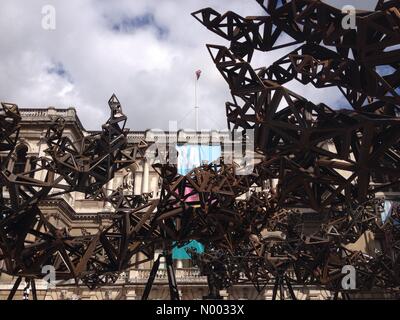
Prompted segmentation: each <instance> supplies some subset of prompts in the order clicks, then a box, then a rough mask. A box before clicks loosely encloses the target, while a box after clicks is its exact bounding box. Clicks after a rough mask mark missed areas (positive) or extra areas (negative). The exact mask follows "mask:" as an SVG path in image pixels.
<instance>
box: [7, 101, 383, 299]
mask: <svg viewBox="0 0 400 320" xmlns="http://www.w3.org/2000/svg"><path fill="white" fill-rule="evenodd" d="M20 111H21V115H22V128H21V133H20V136H21V143H20V145H19V146H17V148H16V150H17V152H16V154H15V156H14V158H13V161H12V162H11V163H10V166H15V165H22V166H23V165H25V168H27V167H26V166H29V164H30V161H29V160H30V159H31V158H33V157H40V156H43V155H44V150H45V149H46V147H47V146H46V143H45V141H44V140H43V137H44V135H45V133H46V130H47V127H48V125H49V124H50V122H51V119H52V117H55V116H62V117H64V118H65V120H66V129H65V134H66V135H68V136H69V138H70V139H71V140H72V141H76V140H79V139H81V138H82V137H84V136H85V135H88V134H90V133H91V132H89V131H86V130H85V129H84V127H83V126H82V124H81V122H80V120H79V118H78V117H77V114H76V110H75V109H74V108H69V109H55V108H48V109H21V110H20ZM166 137H168V138H173V139H176V140H177V141H178V143H188V142H189V143H190V142H193V141H195V139H199V140H200V141H201V142H203V143H210V144H215V143H217V144H221V143H222V142H223V141H224V140H225V141H226V139H229V135H228V132H221V131H215V132H211V133H210V132H202V133H194V132H185V131H178V132H169V133H166V135H164V134H162V133H157V132H153V131H150V130H148V131H130V132H129V134H128V141H129V143H130V144H137V143H139V142H140V141H142V140H145V141H146V142H147V143H149V144H152V143H154V142H156V141H158V142H160V141H161V142H164V143H167V141H168V140H167V141H165V140H163V139H165V138H166ZM21 146H22V147H23V151H24V152H25V153H26V154H25V155H23V156H21V155H18V150H22V149H19V148H20V147H21ZM22 147H21V148H22ZM224 152H225V151H224V150H223V156H227V157H228V155H224ZM21 157H22V158H21ZM259 159H260V156H259V155H257V154H255V161H258V160H259ZM119 186H123V187H124V188H128V189H130V190H131V191H132V192H133V193H134V194H142V193H149V192H151V193H152V196H153V197H154V198H157V197H158V196H159V178H158V175H157V173H156V172H155V171H154V170H153V169H152V163H151V162H149V161H148V160H144V161H142V162H141V163H138V164H135V165H132V166H131V167H129V168H128V169H126V170H123V171H121V172H119V173H118V174H117V175H116V176H115V178H114V179H113V180H112V181H110V182H109V184H108V185H107V189H110V190H111V189H116V188H117V187H119ZM40 206H41V209H42V212H43V213H44V214H45V215H46V216H47V217H48V218H49V219H50V221H51V222H52V223H53V224H54V225H56V226H57V227H61V228H62V227H64V228H67V229H69V230H70V232H71V233H72V234H73V235H80V234H84V233H91V234H92V233H96V232H97V230H98V228H99V227H100V226H101V225H103V224H107V221H109V220H108V219H109V217H110V215H111V214H112V211H113V208H112V207H111V206H109V205H107V204H105V203H104V202H102V201H94V200H87V199H85V197H84V195H83V194H81V193H78V192H74V193H71V194H66V195H64V196H62V197H59V198H54V199H51V200H46V201H42V202H41V204H40ZM375 242H377V240H375V239H373V237H372V236H371V235H369V236H368V235H365V238H363V239H360V240H359V242H358V243H357V244H355V246H357V247H358V248H362V249H363V250H365V251H371V250H373V249H372V248H376V247H379V244H378V243H375ZM138 259H139V260H140V257H138ZM0 263H1V262H0ZM175 263H176V276H177V282H178V286H179V290H180V294H181V298H182V299H186V300H192V299H202V297H203V296H205V295H207V294H208V286H207V281H206V278H205V277H203V276H201V275H200V273H199V270H198V269H196V268H193V267H192V266H191V264H190V261H188V260H181V261H179V260H178V261H175ZM151 266H152V262H147V263H144V264H141V265H140V266H139V267H138V268H137V269H131V270H127V271H126V272H125V273H123V274H122V275H121V276H120V278H119V279H118V280H117V282H116V283H115V284H114V285H110V286H106V287H103V288H101V289H97V290H93V291H90V290H89V289H88V288H86V287H84V286H82V287H79V288H78V287H76V286H75V285H73V284H72V283H71V282H66V283H58V284H57V286H56V287H55V288H48V287H47V283H46V282H45V281H43V280H39V281H37V284H36V288H37V295H38V299H46V300H57V299H91V300H98V299H140V298H141V295H142V293H143V290H144V287H145V285H146V282H147V279H148V277H149V273H150V269H151ZM13 280H14V279H13V278H12V277H10V276H8V275H5V274H1V275H0V300H1V299H6V298H7V296H8V293H9V291H10V290H11V288H12V285H13V283H14V281H13ZM24 286H25V285H24V283H23V282H22V283H21V285H20V287H19V289H18V292H17V293H16V295H15V297H14V299H22V296H23V289H24ZM294 289H295V293H296V295H297V297H298V298H299V299H329V298H330V297H331V293H330V292H327V291H324V290H320V289H319V288H316V287H315V288H314V287H307V288H304V287H302V288H294ZM377 294H379V293H377ZM221 295H222V296H223V297H224V298H225V299H271V297H272V288H271V287H266V288H265V289H264V290H263V291H262V292H261V293H258V292H257V291H256V290H255V289H254V287H253V286H251V285H238V286H235V287H234V288H230V289H229V290H227V291H226V292H221ZM380 297H382V295H380ZM168 298H169V288H168V280H167V274H166V270H165V267H164V266H163V265H162V264H161V268H160V270H159V272H158V274H157V277H156V280H155V283H154V286H153V290H152V292H151V294H150V299H168Z"/></svg>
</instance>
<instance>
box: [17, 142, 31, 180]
mask: <svg viewBox="0 0 400 320" xmlns="http://www.w3.org/2000/svg"><path fill="white" fill-rule="evenodd" d="M15 153H16V160H15V163H14V173H15V174H19V173H23V172H25V167H26V161H27V153H28V147H27V146H26V145H24V144H22V145H20V146H18V147H17V150H16V152H15Z"/></svg>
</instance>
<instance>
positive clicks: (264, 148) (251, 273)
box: [0, 0, 400, 299]
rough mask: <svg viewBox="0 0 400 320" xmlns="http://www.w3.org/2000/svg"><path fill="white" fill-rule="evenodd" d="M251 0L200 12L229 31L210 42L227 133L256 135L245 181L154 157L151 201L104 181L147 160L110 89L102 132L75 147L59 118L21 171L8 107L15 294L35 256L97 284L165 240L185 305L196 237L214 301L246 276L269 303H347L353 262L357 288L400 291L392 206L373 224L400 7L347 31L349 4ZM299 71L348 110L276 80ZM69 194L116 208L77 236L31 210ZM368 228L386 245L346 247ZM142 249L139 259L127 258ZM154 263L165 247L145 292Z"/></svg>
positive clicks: (1, 232) (2, 238)
mask: <svg viewBox="0 0 400 320" xmlns="http://www.w3.org/2000/svg"><path fill="white" fill-rule="evenodd" d="M257 2H258V3H260V5H261V6H262V7H263V8H264V9H265V11H266V15H265V16H260V17H247V18H243V17H241V16H239V15H237V14H235V13H232V12H228V13H226V14H224V15H220V14H219V13H218V12H216V11H214V10H213V9H210V8H208V9H203V10H200V11H198V12H195V13H193V15H194V17H196V19H198V20H199V21H200V22H201V23H203V24H204V25H205V26H206V27H207V28H208V29H210V30H212V31H213V32H215V33H217V34H218V35H220V36H222V37H223V38H225V39H227V40H229V41H231V45H230V48H226V47H224V46H217V45H208V49H209V51H210V54H211V56H212V59H213V61H214V63H215V65H216V67H217V68H218V70H219V71H220V72H221V74H222V75H223V77H224V79H225V80H226V81H227V82H228V84H229V87H230V90H231V93H232V96H233V102H228V103H227V104H226V111H227V120H228V124H229V125H230V128H231V129H237V128H242V129H243V130H244V135H246V134H247V130H251V129H254V130H255V137H256V150H257V152H259V153H261V154H262V155H263V156H264V158H263V161H261V162H260V163H257V164H256V165H255V168H254V171H253V172H252V173H251V174H249V175H246V176H243V175H239V174H238V166H237V165H236V164H227V163H224V161H223V160H224V159H221V161H219V162H215V163H211V164H207V165H203V166H201V167H199V168H195V169H193V170H192V171H191V172H189V173H188V174H187V175H185V176H181V175H179V174H178V170H177V168H176V166H175V165H172V164H169V163H168V164H159V163H158V164H154V165H153V167H154V169H155V170H156V171H157V172H158V174H159V176H160V179H161V192H160V199H157V200H154V199H150V197H149V195H148V194H144V195H141V196H135V195H132V194H131V193H130V192H129V190H125V189H123V188H118V189H117V190H108V189H107V188H106V184H107V182H108V181H110V180H111V179H112V178H113V177H114V174H115V173H116V172H117V171H118V170H121V169H123V168H125V167H126V166H128V165H131V164H133V163H134V162H135V161H138V160H141V159H143V158H144V157H146V155H145V151H146V149H147V147H148V145H147V144H146V143H145V142H142V143H140V144H139V145H138V146H135V147H133V146H128V144H127V138H126V135H127V130H126V129H125V122H126V117H125V116H124V114H123V113H122V110H121V106H120V104H119V102H118V100H117V98H116V97H115V96H113V97H112V98H111V99H110V101H109V106H110V109H111V116H110V119H109V120H108V121H107V123H106V124H105V125H104V126H103V127H102V131H101V132H99V133H96V134H93V135H89V136H86V137H84V138H83V139H82V140H81V141H78V142H72V141H70V139H69V138H68V137H66V136H64V135H63V130H64V127H63V125H64V124H63V119H62V118H56V119H54V122H53V124H52V126H51V127H50V128H49V129H48V131H47V134H46V137H45V138H46V141H47V144H48V149H47V150H46V156H45V157H41V158H37V159H36V160H35V161H34V162H33V163H32V165H31V167H30V168H25V169H24V170H23V172H16V171H15V170H14V169H13V168H11V166H10V165H9V164H10V155H11V154H12V153H13V152H14V151H15V148H16V145H17V143H18V132H19V121H20V115H19V113H18V108H17V107H16V106H15V105H10V104H2V108H3V109H2V111H0V124H1V127H0V152H1V155H2V157H1V158H0V161H1V163H0V167H1V175H0V182H1V189H0V210H1V215H0V261H3V262H4V268H3V269H4V270H3V271H5V272H7V273H9V274H11V275H15V276H17V277H18V278H17V281H16V283H15V286H14V288H13V290H12V292H11V294H10V298H12V297H13V295H14V294H15V292H16V290H17V288H18V285H19V283H20V282H21V279H22V278H23V277H25V278H26V279H28V280H29V281H30V283H31V285H32V286H34V284H35V282H34V279H35V278H39V277H42V276H43V275H42V272H41V270H42V267H43V265H53V266H54V267H55V270H56V277H57V279H65V280H68V279H75V282H76V283H77V284H79V283H81V282H83V283H84V284H86V285H88V286H89V287H90V288H95V287H97V286H101V285H103V284H106V283H109V282H113V281H115V280H116V279H117V276H118V274H119V273H120V272H121V271H123V270H126V269H128V268H130V267H132V266H137V265H138V264H140V263H142V262H144V261H149V260H153V259H154V252H155V249H160V248H161V249H162V251H163V253H162V255H163V256H164V257H165V258H166V264H167V271H168V279H169V283H170V293H171V298H172V299H179V294H178V290H177V284H176V280H175V275H174V267H173V263H172V255H171V251H172V248H173V247H174V246H182V245H185V244H186V243H188V242H189V241H191V240H197V241H199V242H201V243H202V244H203V245H204V246H205V252H204V253H198V252H194V251H191V252H190V254H191V255H192V257H193V259H194V260H195V261H196V262H197V264H198V265H199V267H200V269H201V270H202V272H203V273H204V274H205V275H207V277H208V281H209V287H210V295H209V296H208V298H218V297H219V290H221V289H223V288H227V287H229V286H232V285H235V284H237V283H244V282H246V283H252V284H254V286H255V288H256V289H257V290H258V291H260V292H261V291H262V290H263V289H264V288H265V287H266V286H267V285H272V286H273V298H274V299H275V298H277V297H280V298H281V299H283V298H293V299H295V298H296V293H295V289H294V286H299V285H300V286H307V285H316V286H320V287H321V288H325V289H327V290H331V291H332V292H334V293H335V294H334V296H335V297H338V296H339V294H341V295H342V296H343V297H344V298H346V297H349V294H348V292H347V291H344V290H343V288H342V287H341V279H342V278H343V274H342V272H341V271H342V267H343V266H345V265H351V266H353V267H354V268H355V269H356V271H357V273H356V274H357V289H358V290H376V289H383V290H386V291H391V292H395V291H396V290H397V292H398V291H399V286H400V223H399V219H400V217H399V214H400V213H399V212H400V209H399V208H398V207H396V206H394V207H393V208H392V210H391V214H389V215H388V216H387V217H386V219H385V220H383V219H381V215H382V213H383V212H384V211H385V210H386V209H385V208H384V203H383V201H382V200H380V199H378V198H377V197H376V194H377V193H378V192H379V191H385V190H389V188H391V189H392V190H395V191H399V183H400V118H399V117H398V115H399V103H400V100H399V95H398V94H399V85H400V76H399V61H400V58H399V57H400V55H399V52H400V49H397V48H396V45H399V44H400V32H399V27H400V14H399V9H400V5H399V4H398V1H379V4H378V5H377V8H376V10H375V11H374V12H358V13H357V16H356V18H357V27H358V29H357V30H353V29H349V30H344V29H343V28H342V26H341V21H342V18H343V14H342V12H341V11H340V10H338V9H335V8H333V7H331V6H329V5H327V4H325V3H323V2H321V1H317V0H292V1H289V0H282V1H277V0H270V1H262V0H258V1H257ZM294 45H298V46H299V47H298V48H297V49H291V52H290V53H289V54H286V55H285V56H284V57H283V58H281V59H279V60H278V61H276V62H274V63H272V64H271V65H270V66H269V67H266V68H261V69H257V70H254V69H253V68H252V67H251V62H252V57H253V54H254V51H255V50H257V51H260V52H269V51H271V50H275V49H279V48H284V47H290V46H294ZM292 80H297V81H299V82H300V83H302V84H309V83H311V84H313V85H314V86H315V87H317V88H323V87H327V86H336V87H338V88H339V89H340V91H341V92H342V94H343V96H344V98H345V99H347V101H348V102H349V103H350V105H351V106H352V107H353V109H354V110H336V109H332V108H330V107H329V106H327V105H325V104H314V103H313V102H311V101H309V100H307V99H305V98H303V97H301V96H300V95H298V94H296V93H294V92H292V91H290V90H288V89H286V88H285V87H284V85H285V84H286V83H288V82H289V81H292ZM374 181H375V182H378V183H375V182H374ZM74 191H78V192H83V193H85V195H86V197H87V198H91V199H96V200H103V201H107V202H109V203H110V204H111V205H112V206H113V208H114V212H113V213H112V214H111V218H110V222H109V223H108V224H107V225H105V226H104V227H103V228H101V229H100V230H99V231H98V233H97V234H94V235H88V234H83V233H82V235H80V236H72V235H70V234H69V233H68V231H67V230H61V229H58V228H56V227H55V226H53V225H52V224H51V223H50V222H49V220H48V219H47V218H46V217H45V216H44V215H43V214H42V212H41V211H40V208H39V203H40V201H41V200H45V199H49V198H52V197H56V196H59V195H62V194H65V193H68V192H74ZM245 194H246V196H245V197H241V196H244V195H245ZM366 232H371V233H373V234H376V235H380V236H382V237H385V241H384V245H383V247H382V248H380V249H379V251H377V252H374V253H373V254H366V253H363V252H360V251H353V250H351V248H350V247H349V245H351V244H353V243H355V242H356V241H357V240H358V239H359V238H360V236H361V235H363V234H365V233H366ZM139 252H141V253H142V254H143V255H144V257H145V258H144V260H142V261H136V260H134V259H132V258H133V257H134V256H135V255H136V254H137V253H139ZM159 264H160V257H159V258H158V259H157V260H155V262H154V265H153V269H152V271H151V273H150V278H149V281H148V284H147V286H146V288H145V290H144V293H143V297H142V298H143V299H147V298H148V297H149V293H150V290H151V287H152V284H153V281H154V279H155V276H156V272H157V270H158V267H159ZM34 296H35V295H34Z"/></svg>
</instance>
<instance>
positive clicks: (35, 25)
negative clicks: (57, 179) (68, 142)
mask: <svg viewBox="0 0 400 320" xmlns="http://www.w3.org/2000/svg"><path fill="white" fill-rule="evenodd" d="M346 1H347V0H346ZM48 4H50V5H53V6H54V7H55V8H56V13H57V16H56V18H57V19H56V22H57V26H56V30H55V31H46V30H43V29H42V27H41V20H42V13H41V9H42V7H43V6H44V5H48ZM208 6H210V7H213V8H214V9H216V10H217V11H219V12H221V13H222V12H225V11H227V10H232V11H235V12H237V13H239V14H241V15H243V16H247V15H260V14H262V9H261V7H260V6H259V5H258V4H257V3H256V1H254V0H162V1H160V0H134V1H132V0H119V1H108V0H88V1H81V0H70V1H62V0H29V1H26V0H2V10H1V12H0V41H1V43H2V46H1V47H0V61H1V63H0V72H1V73H0V74H1V76H0V89H1V90H0V100H1V101H9V102H14V103H17V104H18V105H19V106H21V107H48V106H56V107H62V108H65V107H69V106H75V107H76V108H77V109H78V114H79V116H80V118H81V120H82V122H83V124H84V125H85V126H86V127H87V128H88V129H97V128H99V126H100V124H101V123H103V122H104V121H105V120H106V119H107V116H108V107H107V101H108V99H109V97H110V96H111V94H112V93H116V94H117V96H118V98H119V99H120V101H121V103H122V105H123V108H124V112H125V113H126V114H127V115H128V118H129V121H128V126H129V127H130V128H131V129H133V130H143V129H146V128H161V129H167V127H168V121H169V120H177V121H179V120H182V118H184V116H185V115H187V113H188V112H190V110H194V109H193V105H194V101H193V100H194V72H195V71H196V70H197V69H201V70H203V73H202V76H201V79H200V82H199V105H200V109H201V116H200V127H202V128H211V127H220V128H222V127H224V126H225V125H226V120H225V101H227V100H230V94H229V89H228V86H227V84H226V83H225V82H224V80H223V78H222V77H221V76H220V75H219V73H218V71H217V70H216V68H215V66H214V65H213V63H212V60H211V58H210V57H209V55H208V52H207V50H206V47H205V44H206V43H216V44H227V43H226V42H225V41H224V40H223V39H221V38H219V37H218V36H216V35H214V34H213V33H211V32H210V31H208V30H207V29H206V28H204V27H203V26H202V25H201V24H200V23H198V22H197V21H196V20H195V19H194V18H193V17H192V16H191V15H190V13H191V12H193V11H195V10H198V9H201V8H204V7H208ZM146 15H150V16H151V17H152V18H149V19H153V20H151V23H147V22H148V21H147V20H146V19H147V18H146ZM135 17H136V18H137V17H139V18H140V17H144V18H143V19H142V20H140V19H139V20H136V21H133V22H132V25H130V24H129V19H134V18H135ZM123 19H128V20H125V22H124V23H127V25H125V26H124V28H123V29H118V28H114V30H113V28H112V27H113V25H115V24H117V25H118V23H120V24H121V22H123V21H124V20H123ZM146 21H147V22H146ZM281 55H282V53H277V52H273V53H270V54H267V55H264V56H260V58H259V59H258V60H257V61H256V63H260V64H265V65H268V64H269V63H270V62H271V61H273V60H274V59H275V58H277V57H279V56H281ZM57 64H61V65H62V66H63V68H64V70H65V74H63V73H61V74H59V73H57V72H50V73H49V66H52V65H57ZM299 88H300V86H299V85H295V86H294V88H292V89H293V90H296V89H299ZM308 90H311V91H310V94H313V95H315V93H314V92H315V91H313V90H314V89H304V90H303V92H302V91H300V92H299V93H301V94H304V91H306V92H308ZM336 96H337V95H336V92H333V91H332V92H331V93H330V94H319V97H321V98H322V97H324V98H325V99H328V98H329V99H335V98H336ZM322 100H324V99H322ZM315 102H318V101H315ZM179 124H180V126H182V127H192V128H193V127H194V112H192V114H191V115H189V116H188V117H186V118H185V119H184V120H182V121H181V122H180V123H179Z"/></svg>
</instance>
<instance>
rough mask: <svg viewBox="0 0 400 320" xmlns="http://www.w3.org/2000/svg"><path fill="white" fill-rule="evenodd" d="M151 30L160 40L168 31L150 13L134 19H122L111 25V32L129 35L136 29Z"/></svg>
mask: <svg viewBox="0 0 400 320" xmlns="http://www.w3.org/2000/svg"><path fill="white" fill-rule="evenodd" d="M149 27H150V28H152V29H153V30H155V31H156V33H157V36H158V37H160V38H162V37H164V36H165V35H167V34H168V29H167V28H166V27H164V26H161V25H160V24H158V22H157V21H156V19H155V18H154V15H153V14H152V13H145V14H143V15H139V16H135V17H124V18H122V19H121V20H120V21H118V22H114V23H113V24H112V27H111V28H112V30H113V31H116V32H124V33H131V32H134V31H135V30H137V29H143V28H149Z"/></svg>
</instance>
